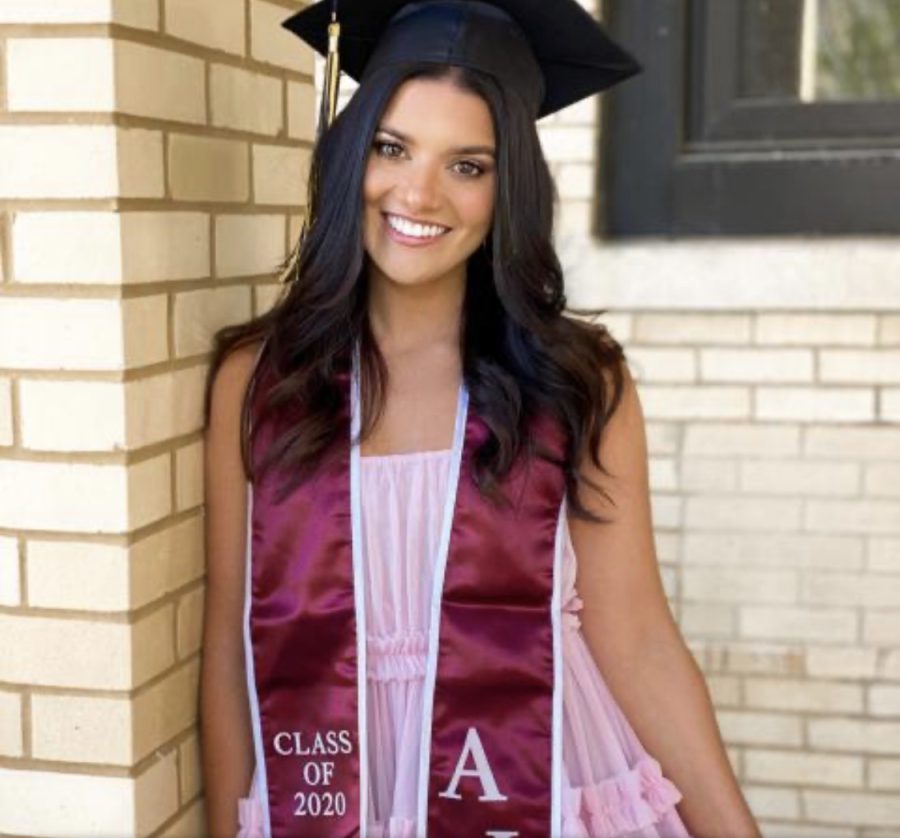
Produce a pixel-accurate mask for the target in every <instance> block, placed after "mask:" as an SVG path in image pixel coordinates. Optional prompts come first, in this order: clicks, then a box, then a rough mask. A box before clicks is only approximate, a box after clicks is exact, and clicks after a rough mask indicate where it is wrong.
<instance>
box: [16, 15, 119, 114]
mask: <svg viewBox="0 0 900 838" xmlns="http://www.w3.org/2000/svg"><path fill="white" fill-rule="evenodd" d="M0 8H2V7H0ZM113 50H114V42H113V41H111V40H109V39H107V38H10V39H9V40H8V41H7V45H6V73H7V76H6V78H7V103H8V105H7V106H8V108H9V110H11V111H106V112H109V111H113V110H115V106H116V75H115V63H114V59H113Z"/></svg>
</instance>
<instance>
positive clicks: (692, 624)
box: [678, 602, 735, 637]
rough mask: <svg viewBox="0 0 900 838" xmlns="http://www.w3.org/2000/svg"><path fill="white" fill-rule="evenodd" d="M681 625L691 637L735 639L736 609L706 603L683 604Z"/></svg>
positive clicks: (683, 630)
mask: <svg viewBox="0 0 900 838" xmlns="http://www.w3.org/2000/svg"><path fill="white" fill-rule="evenodd" d="M680 612H681V616H680V618H679V621H678V622H679V625H680V626H681V631H682V632H684V633H685V634H686V635H688V636H690V637H734V624H735V615H734V609H733V608H731V607H730V606H727V605H717V604H715V603H709V602H704V603H702V604H693V603H689V602H685V603H682V604H681V609H680Z"/></svg>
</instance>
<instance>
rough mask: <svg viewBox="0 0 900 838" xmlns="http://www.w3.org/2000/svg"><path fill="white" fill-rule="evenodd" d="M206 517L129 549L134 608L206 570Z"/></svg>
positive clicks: (195, 518) (159, 533)
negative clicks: (204, 527) (204, 521)
mask: <svg viewBox="0 0 900 838" xmlns="http://www.w3.org/2000/svg"><path fill="white" fill-rule="evenodd" d="M203 548H204V531H203V516H202V515H194V516H192V517H190V518H187V519H186V520H184V521H182V522H181V523H179V524H176V525H174V526H170V527H167V528H166V529H163V530H160V531H159V532H156V533H154V534H152V535H149V536H147V537H146V538H143V539H141V540H140V541H138V542H136V543H135V544H132V545H131V546H130V548H129V552H130V554H131V603H132V607H134V608H136V607H139V606H143V605H146V604H147V603H149V602H153V601H154V600H156V599H158V598H160V597H161V596H164V595H165V594H168V593H170V592H171V591H174V590H177V589H178V588H181V587H183V586H185V585H187V584H189V583H190V582H193V581H194V580H196V579H199V578H200V577H201V576H202V575H203V573H204V549H203Z"/></svg>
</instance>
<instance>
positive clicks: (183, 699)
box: [133, 659, 200, 760]
mask: <svg viewBox="0 0 900 838" xmlns="http://www.w3.org/2000/svg"><path fill="white" fill-rule="evenodd" d="M199 678H200V665H199V662H198V660H197V659H194V660H193V661H190V662H189V663H187V664H185V665H184V666H181V667H179V668H178V669H177V670H175V671H174V672H172V673H171V674H168V675H166V677H165V678H163V679H162V680H161V681H157V682H156V683H155V684H153V685H152V686H150V687H148V688H147V689H145V690H143V691H142V692H140V693H138V694H137V695H136V696H135V697H134V700H133V701H134V704H133V716H134V758H135V759H136V760H138V759H143V758H144V757H145V756H147V755H148V754H149V753H151V752H152V751H153V750H154V749H156V748H159V747H160V746H162V745H164V744H165V743H167V742H168V741H169V740H171V739H172V738H173V737H175V736H177V735H178V734H179V733H181V732H182V731H183V730H184V729H185V728H187V727H190V726H191V725H193V724H194V722H196V720H197V702H198V684H199Z"/></svg>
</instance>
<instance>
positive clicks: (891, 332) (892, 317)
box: [878, 314, 900, 346]
mask: <svg viewBox="0 0 900 838" xmlns="http://www.w3.org/2000/svg"><path fill="white" fill-rule="evenodd" d="M878 342H879V343H880V344H882V345H883V346H900V314H883V315H882V316H881V326H880V328H879V330H878Z"/></svg>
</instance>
